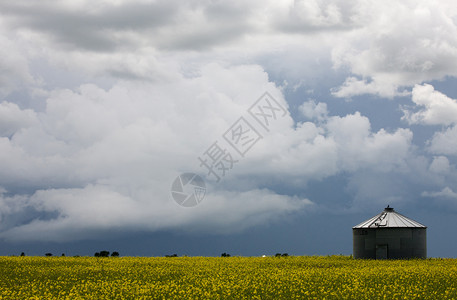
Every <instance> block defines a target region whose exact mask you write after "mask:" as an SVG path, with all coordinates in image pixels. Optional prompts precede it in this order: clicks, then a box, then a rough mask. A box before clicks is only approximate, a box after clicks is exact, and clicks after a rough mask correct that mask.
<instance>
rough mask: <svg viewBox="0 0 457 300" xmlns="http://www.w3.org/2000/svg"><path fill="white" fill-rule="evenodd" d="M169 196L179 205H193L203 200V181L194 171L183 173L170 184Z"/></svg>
mask: <svg viewBox="0 0 457 300" xmlns="http://www.w3.org/2000/svg"><path fill="white" fill-rule="evenodd" d="M170 192H171V197H172V198H173V200H175V201H176V203H178V204H179V205H181V206H184V207H193V206H196V205H198V204H199V203H200V202H202V201H203V198H205V194H206V184H205V181H204V180H203V179H202V178H201V177H200V176H198V175H197V174H194V173H183V174H181V175H179V176H178V177H176V179H175V180H174V181H173V184H172V185H171V190H170Z"/></svg>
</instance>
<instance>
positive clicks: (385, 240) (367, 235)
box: [352, 228, 427, 259]
mask: <svg viewBox="0 0 457 300" xmlns="http://www.w3.org/2000/svg"><path fill="white" fill-rule="evenodd" d="M352 234H353V240H352V241H353V252H354V253H353V256H354V258H366V259H367V258H371V259H376V255H377V252H376V249H377V248H378V247H386V246H387V247H386V249H387V250H386V251H387V258H389V259H401V258H426V257H427V229H426V228H369V229H368V228H354V229H352ZM378 258H379V252H378Z"/></svg>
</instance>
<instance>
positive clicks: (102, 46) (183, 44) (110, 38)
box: [0, 1, 249, 52]
mask: <svg viewBox="0 0 457 300" xmlns="http://www.w3.org/2000/svg"><path fill="white" fill-rule="evenodd" d="M0 10H1V11H2V14H3V15H4V16H6V17H7V18H8V20H9V24H10V25H11V26H12V27H15V28H22V29H27V30H31V31H34V32H38V33H41V34H45V35H48V36H49V37H50V38H51V39H53V40H54V41H56V42H57V43H59V44H62V45H64V46H65V47H66V48H68V49H69V50H77V49H85V50H90V51H107V52H110V51H113V50H115V49H118V48H119V49H123V48H127V49H131V48H136V47H141V46H144V45H145V44H146V45H150V46H153V47H157V48H166V49H199V48H202V47H209V46H212V45H216V44H219V43H223V42H225V41H227V40H231V39H232V38H234V37H236V36H239V35H241V34H242V33H243V32H244V31H246V30H247V29H248V28H249V26H248V23H247V20H246V18H245V16H246V14H247V13H246V12H245V10H243V7H241V6H238V7H237V6H236V5H229V4H224V5H223V4H221V3H215V4H213V5H208V6H204V5H201V4H199V3H198V2H196V3H193V2H192V1H190V2H180V1H157V2H153V3H123V4H120V5H103V6H101V7H96V6H94V7H92V6H90V5H88V6H84V7H83V8H77V9H74V8H71V7H68V6H65V5H64V4H60V3H55V2H45V3H42V2H40V3H38V2H27V3H25V2H19V3H17V2H14V3H13V2H8V3H2V4H0ZM140 36H141V37H140Z"/></svg>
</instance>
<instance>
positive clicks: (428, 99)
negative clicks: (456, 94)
mask: <svg viewBox="0 0 457 300" xmlns="http://www.w3.org/2000/svg"><path fill="white" fill-rule="evenodd" d="M412 100H413V102H414V104H415V105H416V107H413V108H410V107H409V108H403V113H404V116H403V117H402V119H403V120H405V121H407V122H408V123H410V124H422V125H442V126H443V128H442V130H441V131H437V132H435V133H434V135H433V137H432V138H431V139H430V140H429V141H428V150H429V151H430V152H432V153H434V154H447V155H455V154H457V127H456V125H455V124H457V101H456V100H455V99H452V98H450V97H448V96H446V95H445V94H443V93H441V92H439V91H436V90H435V89H434V88H433V86H432V85H430V84H423V85H415V86H414V88H413V91H412Z"/></svg>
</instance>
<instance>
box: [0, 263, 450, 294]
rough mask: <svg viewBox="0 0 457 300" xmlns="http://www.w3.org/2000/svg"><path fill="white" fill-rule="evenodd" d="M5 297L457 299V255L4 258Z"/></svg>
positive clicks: (0, 268)
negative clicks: (414, 257) (385, 257)
mask: <svg viewBox="0 0 457 300" xmlns="http://www.w3.org/2000/svg"><path fill="white" fill-rule="evenodd" d="M0 276H1V278H0V299H457V259H427V260H397V261H375V260H354V259H352V258H350V257H347V256H329V257H317V256H289V257H266V258H262V257H177V258H165V257H118V258H116V257H109V258H95V257H0Z"/></svg>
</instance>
